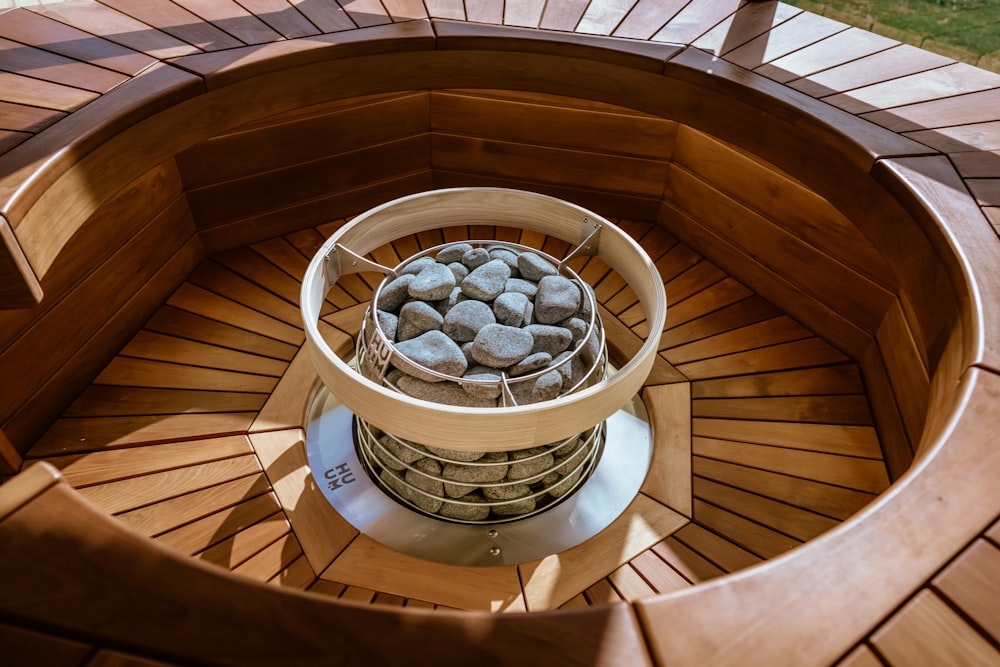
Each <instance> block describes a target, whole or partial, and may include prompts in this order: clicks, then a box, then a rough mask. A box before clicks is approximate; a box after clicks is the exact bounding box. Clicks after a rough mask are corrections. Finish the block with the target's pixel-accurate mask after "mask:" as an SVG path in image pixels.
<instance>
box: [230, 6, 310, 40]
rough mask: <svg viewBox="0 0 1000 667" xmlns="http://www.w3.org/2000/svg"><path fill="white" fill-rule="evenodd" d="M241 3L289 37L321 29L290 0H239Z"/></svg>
mask: <svg viewBox="0 0 1000 667" xmlns="http://www.w3.org/2000/svg"><path fill="white" fill-rule="evenodd" d="M239 3H240V4H241V5H243V6H244V7H246V8H247V9H248V10H249V11H250V12H251V13H253V14H254V15H255V16H256V17H257V18H258V19H260V20H261V21H263V22H264V23H266V24H267V25H269V26H271V28H273V29H274V30H276V31H277V32H279V33H281V35H282V36H284V37H285V38H287V39H295V38H297V37H306V36H308V35H315V34H318V33H319V29H318V28H316V26H314V25H313V24H312V23H310V22H309V20H308V19H307V18H306V17H305V16H303V15H302V13H301V12H299V11H298V10H297V9H295V7H292V6H291V5H290V4H289V3H288V0H239Z"/></svg>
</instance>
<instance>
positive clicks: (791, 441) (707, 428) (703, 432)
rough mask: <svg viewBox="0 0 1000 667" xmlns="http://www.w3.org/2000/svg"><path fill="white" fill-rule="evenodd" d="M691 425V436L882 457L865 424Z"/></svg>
mask: <svg viewBox="0 0 1000 667" xmlns="http://www.w3.org/2000/svg"><path fill="white" fill-rule="evenodd" d="M691 427H692V429H693V430H692V432H693V433H694V435H698V436H704V437H707V438H721V439H724V440H735V441H740V442H754V443H758V444H761V445H775V446H777V447H791V448H793V449H803V450H808V451H813V452H823V453H827V454H840V455H844V456H860V457H864V458H870V459H880V458H881V457H882V452H881V451H880V449H879V442H878V435H877V434H876V433H875V430H874V429H873V428H871V427H868V426H852V425H835V424H807V423H800V424H796V423H774V422H768V421H753V420H738V419H708V418H695V419H692V420H691Z"/></svg>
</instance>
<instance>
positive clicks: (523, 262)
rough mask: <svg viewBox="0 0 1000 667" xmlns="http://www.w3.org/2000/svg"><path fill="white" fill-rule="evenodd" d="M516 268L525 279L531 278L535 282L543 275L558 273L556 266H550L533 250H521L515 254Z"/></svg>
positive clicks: (550, 264)
mask: <svg viewBox="0 0 1000 667" xmlns="http://www.w3.org/2000/svg"><path fill="white" fill-rule="evenodd" d="M517 270H518V271H519V272H520V273H521V277H522V278H524V279H525V280H533V281H535V282H536V283H537V282H538V281H539V280H541V279H542V278H544V277H545V276H554V275H557V274H558V271H556V267H554V266H552V263H551V262H549V261H548V260H547V259H545V258H544V257H542V256H540V255H537V254H535V253H533V252H522V253H521V254H520V255H518V256H517Z"/></svg>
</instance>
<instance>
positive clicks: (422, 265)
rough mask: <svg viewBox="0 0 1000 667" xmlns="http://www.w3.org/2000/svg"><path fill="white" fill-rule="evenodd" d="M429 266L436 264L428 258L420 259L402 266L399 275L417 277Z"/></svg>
mask: <svg viewBox="0 0 1000 667" xmlns="http://www.w3.org/2000/svg"><path fill="white" fill-rule="evenodd" d="M431 264H437V262H435V261H434V260H433V259H432V258H430V257H421V258H419V259H415V260H413V261H412V262H410V263H409V264H407V265H406V266H404V267H403V268H402V269H400V270H399V274H400V275H404V274H407V273H412V274H413V275H417V274H418V273H420V272H421V271H423V270H424V269H426V268H427V267H428V266H430V265H431Z"/></svg>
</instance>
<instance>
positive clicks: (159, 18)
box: [103, 0, 244, 51]
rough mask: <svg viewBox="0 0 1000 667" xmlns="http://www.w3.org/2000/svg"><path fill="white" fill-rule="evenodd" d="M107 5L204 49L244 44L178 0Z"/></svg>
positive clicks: (123, 0)
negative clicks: (185, 7)
mask: <svg viewBox="0 0 1000 667" xmlns="http://www.w3.org/2000/svg"><path fill="white" fill-rule="evenodd" d="M103 4H105V5H108V6H109V7H112V8H114V9H116V10H118V11H119V12H121V13H122V14H127V15H128V16H131V17H132V18H134V19H137V20H139V21H142V22H143V23H146V24H148V25H151V26H153V27H154V28H157V29H159V30H162V31H163V32H165V33H168V34H170V35H173V36H174V37H176V38H177V39H180V40H183V41H185V42H188V43H189V44H193V45H194V46H197V47H198V48H199V49H202V50H203V51H217V50H220V49H232V48H235V47H238V46H243V45H244V44H243V42H241V41H240V40H238V39H236V38H235V37H231V36H230V35H229V34H227V33H226V32H224V31H222V30H220V29H219V28H217V27H215V26H214V25H212V24H211V23H208V22H206V21H203V20H201V19H200V18H199V17H198V16H196V15H195V14H192V13H191V12H189V11H187V10H186V9H184V8H183V7H180V6H179V5H176V4H174V3H166V2H133V1H129V0H106V1H105V2H104V3H103Z"/></svg>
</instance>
